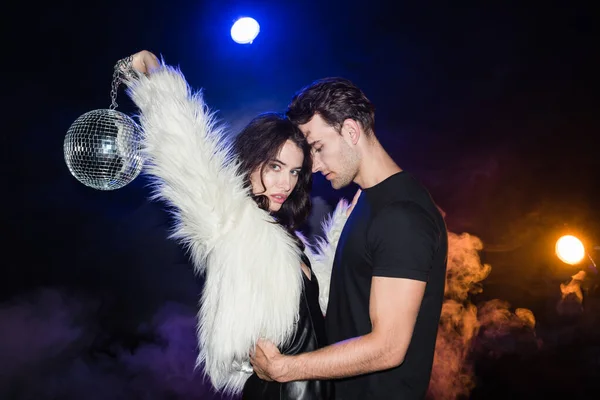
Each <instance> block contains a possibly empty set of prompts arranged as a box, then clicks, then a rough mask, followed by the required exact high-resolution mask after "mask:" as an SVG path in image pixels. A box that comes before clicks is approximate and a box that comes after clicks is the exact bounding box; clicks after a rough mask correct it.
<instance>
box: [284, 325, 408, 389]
mask: <svg viewBox="0 0 600 400" xmlns="http://www.w3.org/2000/svg"><path fill="white" fill-rule="evenodd" d="M400 361H401V360H399V359H398V357H394V355H393V354H392V353H391V352H390V351H388V350H387V349H386V348H385V346H382V345H381V343H380V342H378V341H377V340H376V338H375V337H374V336H373V334H368V335H365V336H360V337H357V338H353V339H349V340H346V341H344V342H339V343H335V344H333V345H331V346H327V347H324V348H322V349H319V350H316V351H312V352H309V353H302V354H298V355H295V356H284V357H283V358H282V360H281V362H282V366H281V370H282V372H283V375H282V376H281V377H279V378H278V379H277V380H278V381H281V382H289V381H298V380H308V379H335V378H345V377H349V376H356V375H362V374H366V373H369V372H375V371H381V370H384V369H388V368H393V367H395V366H397V365H399V364H400Z"/></svg>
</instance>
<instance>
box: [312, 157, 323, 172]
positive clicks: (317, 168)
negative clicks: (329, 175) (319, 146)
mask: <svg viewBox="0 0 600 400" xmlns="http://www.w3.org/2000/svg"><path fill="white" fill-rule="evenodd" d="M321 166H322V165H321V161H319V160H318V159H317V157H313V165H312V172H313V173H315V172H319V171H321Z"/></svg>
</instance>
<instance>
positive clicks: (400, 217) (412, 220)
mask: <svg viewBox="0 0 600 400" xmlns="http://www.w3.org/2000/svg"><path fill="white" fill-rule="evenodd" d="M437 230H438V229H437V228H436V225H435V222H434V221H433V220H432V218H431V217H430V216H429V215H428V214H427V213H426V212H425V210H423V209H422V208H421V207H420V206H418V205H417V204H415V203H413V202H404V201H397V202H394V203H391V204H388V205H386V206H385V207H383V208H382V209H380V210H379V211H378V212H377V214H376V215H375V216H374V218H373V220H372V222H371V225H370V226H369V230H368V234H367V240H368V245H369V249H370V251H371V257H372V263H373V276H380V277H389V278H406V279H414V280H419V281H424V282H427V281H428V277H429V271H430V269H431V265H432V260H433V255H434V253H435V250H436V248H437V243H438V240H439V234H438V232H437Z"/></svg>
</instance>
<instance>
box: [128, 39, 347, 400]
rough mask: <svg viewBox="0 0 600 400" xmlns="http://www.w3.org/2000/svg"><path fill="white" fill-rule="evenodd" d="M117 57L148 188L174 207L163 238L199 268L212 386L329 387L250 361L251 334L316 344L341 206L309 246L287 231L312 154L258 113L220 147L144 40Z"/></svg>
mask: <svg viewBox="0 0 600 400" xmlns="http://www.w3.org/2000/svg"><path fill="white" fill-rule="evenodd" d="M117 65H118V67H119V68H120V69H121V71H123V72H124V74H123V75H124V80H125V82H126V83H127V84H128V86H129V94H130V96H131V98H132V99H133V101H134V102H135V103H136V105H137V106H138V108H139V109H140V111H141V115H140V122H141V126H142V130H143V140H142V142H143V151H144V154H145V157H146V171H147V172H148V173H149V174H150V175H152V176H153V178H154V181H153V183H154V189H155V190H154V196H153V197H154V198H155V199H161V200H163V201H165V202H167V203H168V204H169V205H170V206H172V207H173V209H174V213H175V215H176V217H177V218H176V220H177V223H176V226H175V229H174V232H173V235H172V237H175V238H177V239H178V240H180V241H181V242H182V243H184V244H185V245H186V246H187V247H188V248H189V251H190V255H191V258H192V261H193V264H194V267H195V270H196V271H198V272H199V273H202V274H204V275H205V285H204V288H203V292H202V300H201V307H200V311H199V313H198V340H199V355H198V362H197V364H198V365H199V366H200V365H201V366H202V367H203V368H204V371H205V373H206V374H207V375H208V376H209V378H210V380H211V382H212V384H213V386H214V387H215V388H216V389H217V390H219V391H223V392H227V393H235V394H239V393H240V392H243V398H246V399H255V398H256V399H329V398H332V393H331V388H332V386H331V384H330V383H329V382H323V381H303V382H289V383H283V384H282V383H277V382H266V381H262V380H260V379H259V378H258V377H257V376H256V375H255V374H253V373H252V368H251V366H250V364H249V354H250V352H251V351H252V350H253V349H254V347H255V345H256V342H257V340H258V339H260V338H265V339H268V340H270V341H271V342H273V343H275V344H276V345H277V346H278V347H279V348H280V350H281V351H282V353H284V354H297V353H299V352H304V351H311V350H315V349H317V348H319V347H321V346H323V345H325V342H324V332H323V326H322V325H323V313H324V310H325V309H326V304H327V294H328V287H329V274H330V270H331V265H332V256H333V253H334V247H335V243H336V241H337V238H338V237H339V233H340V231H341V228H342V227H343V224H344V222H345V219H346V217H347V213H348V212H349V210H350V208H349V207H347V205H346V204H345V203H344V202H341V203H340V205H339V206H338V207H337V209H336V211H335V212H334V216H333V218H332V219H331V220H330V221H329V224H328V226H327V227H328V230H327V232H328V234H327V239H328V243H329V245H328V244H326V243H325V242H324V241H323V242H321V243H320V245H319V248H320V252H318V253H317V254H311V253H310V251H309V248H308V247H305V246H304V245H303V244H302V242H301V241H300V240H299V237H298V236H297V235H296V234H295V233H294V229H296V228H297V227H298V226H300V225H301V224H302V223H303V222H304V221H305V219H306V217H307V216H308V213H309V211H310V198H309V193H308V192H309V190H310V186H311V158H310V153H309V147H308V145H307V144H306V142H305V141H304V137H303V135H302V133H301V132H300V131H299V130H298V129H297V128H296V127H295V126H294V125H293V124H291V123H290V122H289V121H288V120H287V119H285V118H283V117H281V116H279V115H277V114H264V115H261V116H259V117H257V118H255V119H254V120H253V121H252V122H251V123H250V124H249V125H248V126H247V127H246V128H245V129H244V130H243V131H242V132H241V133H240V135H239V136H237V138H236V139H235V141H234V143H233V146H229V145H227V144H225V142H224V140H223V138H224V132H223V129H222V128H221V127H219V126H218V125H217V124H216V123H215V120H214V115H213V114H212V113H210V112H209V110H208V109H207V107H206V105H205V103H204V101H203V99H202V97H201V95H200V94H199V93H196V94H193V93H191V91H190V89H189V87H188V85H187V82H186V81H185V79H184V77H183V76H182V74H181V73H180V72H178V71H176V70H174V69H173V68H170V67H167V66H165V65H160V64H159V62H158V60H157V59H156V57H155V56H154V55H153V54H152V53H150V52H147V51H142V52H139V53H136V54H135V55H133V56H131V57H129V58H128V59H125V60H121V61H120V62H119V63H118V64H117ZM303 250H304V251H303ZM309 259H310V260H311V262H309ZM311 266H312V269H311ZM313 273H314V274H313ZM318 282H319V283H320V284H321V290H320V291H319V283H318ZM319 292H320V293H319ZM319 296H320V297H319ZM319 300H320V301H319ZM319 306H320V307H319Z"/></svg>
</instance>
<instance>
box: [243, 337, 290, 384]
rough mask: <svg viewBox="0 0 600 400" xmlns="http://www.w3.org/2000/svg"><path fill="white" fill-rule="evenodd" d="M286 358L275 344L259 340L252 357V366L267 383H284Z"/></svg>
mask: <svg viewBox="0 0 600 400" xmlns="http://www.w3.org/2000/svg"><path fill="white" fill-rule="evenodd" d="M284 361H285V356H284V355H282V354H281V353H280V352H279V349H277V346H275V345H274V344H273V343H271V342H268V341H265V340H262V339H261V340H259V341H258V343H257V344H256V350H255V352H254V354H252V355H251V356H250V364H252V368H253V369H254V372H256V375H258V377H259V378H260V379H262V380H265V381H278V382H282V380H281V379H282V377H283V376H284V375H285V362H284Z"/></svg>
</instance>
